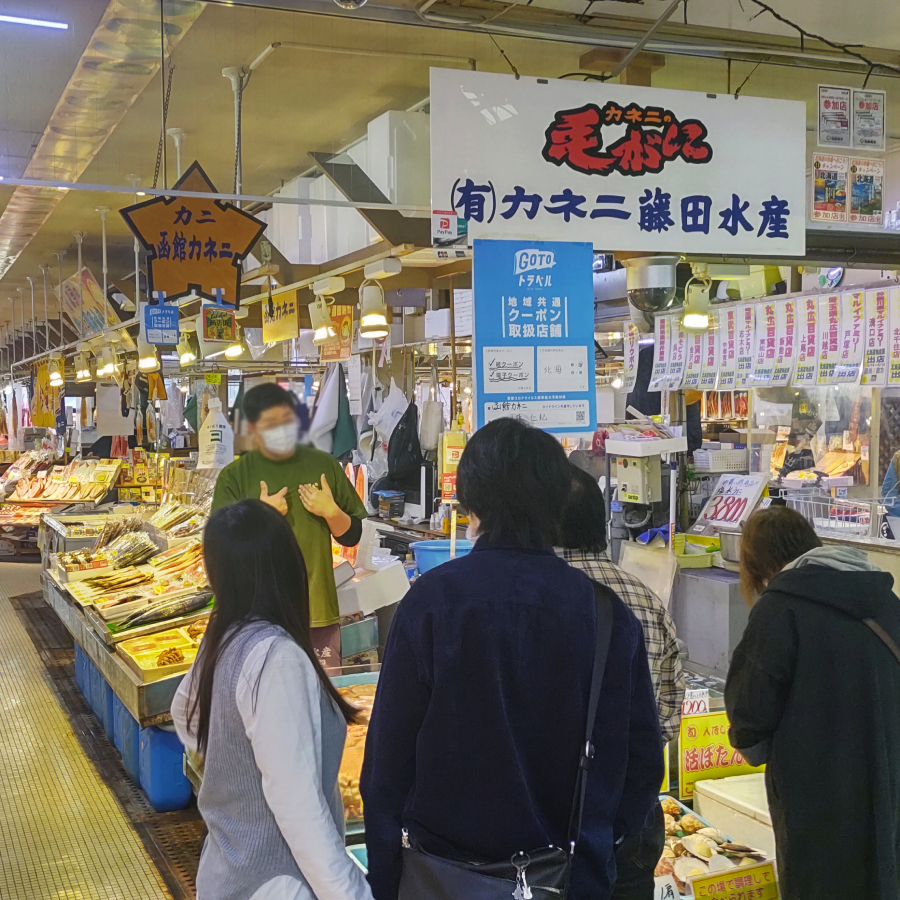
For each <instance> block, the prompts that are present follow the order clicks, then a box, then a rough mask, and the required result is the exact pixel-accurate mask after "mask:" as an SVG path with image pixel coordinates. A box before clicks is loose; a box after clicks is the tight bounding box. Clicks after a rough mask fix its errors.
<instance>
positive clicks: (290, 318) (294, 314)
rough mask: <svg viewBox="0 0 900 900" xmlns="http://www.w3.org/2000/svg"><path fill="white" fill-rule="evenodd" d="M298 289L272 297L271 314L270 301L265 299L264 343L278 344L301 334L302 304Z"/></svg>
mask: <svg viewBox="0 0 900 900" xmlns="http://www.w3.org/2000/svg"><path fill="white" fill-rule="evenodd" d="M297 294H298V291H291V292H289V293H282V294H276V295H275V296H274V297H273V298H272V313H271V315H270V314H269V304H268V301H266V300H263V301H262V303H261V304H260V306H261V307H262V316H263V326H262V332H263V343H264V344H277V343H279V342H280V341H290V340H293V338H295V337H297V336H298V335H299V334H300V305H299V303H298V300H297Z"/></svg>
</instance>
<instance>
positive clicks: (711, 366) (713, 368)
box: [699, 310, 719, 391]
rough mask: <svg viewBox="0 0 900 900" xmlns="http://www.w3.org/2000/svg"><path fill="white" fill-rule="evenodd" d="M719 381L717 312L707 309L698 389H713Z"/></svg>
mask: <svg viewBox="0 0 900 900" xmlns="http://www.w3.org/2000/svg"><path fill="white" fill-rule="evenodd" d="M718 381H719V313H718V310H710V311H709V331H707V332H706V333H705V334H704V335H703V369H702V371H701V373H700V385H699V387H700V390H701V391H714V390H715V389H716V384H717V383H718Z"/></svg>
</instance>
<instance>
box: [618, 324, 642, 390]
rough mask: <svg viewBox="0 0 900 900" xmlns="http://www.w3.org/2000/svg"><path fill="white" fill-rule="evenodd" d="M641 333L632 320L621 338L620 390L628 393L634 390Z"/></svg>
mask: <svg viewBox="0 0 900 900" xmlns="http://www.w3.org/2000/svg"><path fill="white" fill-rule="evenodd" d="M640 336H641V333H640V331H638V327H637V325H635V324H634V322H629V323H628V326H627V327H626V329H625V335H624V340H623V348H622V349H623V354H622V355H623V368H622V388H621V390H622V391H623V392H624V393H626V394H630V393H631V392H632V391H633V390H634V383H635V381H636V380H637V370H638V353H639V352H640V346H639V344H638V341H639V340H640Z"/></svg>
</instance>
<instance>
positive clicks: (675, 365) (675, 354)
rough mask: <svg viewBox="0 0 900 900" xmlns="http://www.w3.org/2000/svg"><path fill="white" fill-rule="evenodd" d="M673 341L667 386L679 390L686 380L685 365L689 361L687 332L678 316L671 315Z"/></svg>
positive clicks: (670, 348) (671, 389)
mask: <svg viewBox="0 0 900 900" xmlns="http://www.w3.org/2000/svg"><path fill="white" fill-rule="evenodd" d="M670 328H671V332H672V342H671V344H670V345H669V368H668V370H667V372H666V388H667V389H668V390H670V391H677V390H678V388H680V387H681V382H682V381H683V380H684V367H685V364H686V362H687V334H686V333H685V330H684V329H683V328H682V327H681V319H680V318H679V317H678V316H672V317H671V325H670Z"/></svg>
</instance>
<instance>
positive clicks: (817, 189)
mask: <svg viewBox="0 0 900 900" xmlns="http://www.w3.org/2000/svg"><path fill="white" fill-rule="evenodd" d="M849 171H850V160H849V159H848V158H847V157H846V156H833V155H832V154H830V153H814V154H813V177H812V183H813V198H812V199H813V202H812V207H811V212H810V218H811V219H812V220H813V221H814V222H846V221H847V177H848V174H849Z"/></svg>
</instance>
